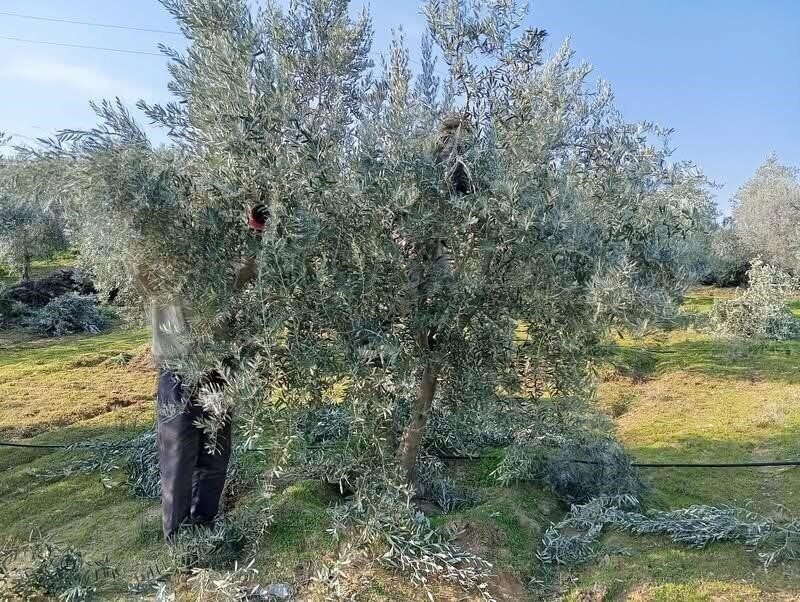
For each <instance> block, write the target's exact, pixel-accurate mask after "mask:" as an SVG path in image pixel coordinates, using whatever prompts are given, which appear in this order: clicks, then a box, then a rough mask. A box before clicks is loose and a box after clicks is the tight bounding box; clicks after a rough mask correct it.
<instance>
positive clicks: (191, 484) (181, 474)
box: [156, 371, 231, 541]
mask: <svg viewBox="0 0 800 602" xmlns="http://www.w3.org/2000/svg"><path fill="white" fill-rule="evenodd" d="M220 386H221V383H220ZM156 414H157V416H158V426H157V430H156V442H157V444H158V463H159V467H160V468H161V511H162V516H163V526H164V537H165V538H166V540H167V541H171V540H172V538H173V536H174V535H175V533H176V532H177V530H178V528H180V527H181V526H182V525H187V524H207V523H210V522H211V521H213V520H214V518H215V517H216V516H217V514H218V513H219V504H220V498H221V497H222V490H223V488H224V487H225V475H226V473H227V469H228V460H230V457H231V423H230V420H226V422H225V426H224V427H223V428H222V430H221V431H220V432H219V433H218V435H217V448H216V452H215V453H213V454H212V453H209V452H208V450H207V449H206V441H207V436H206V434H205V433H204V432H203V431H202V430H201V429H199V428H197V426H196V425H195V421H196V420H197V419H198V418H201V417H203V411H202V409H201V408H200V406H198V405H197V404H196V403H195V399H194V397H193V396H192V395H190V394H189V393H188V391H187V389H186V387H185V386H183V385H182V384H181V382H180V378H179V377H178V376H177V375H175V374H174V373H172V372H169V371H165V372H162V373H161V375H160V376H159V379H158V394H157V397H156Z"/></svg>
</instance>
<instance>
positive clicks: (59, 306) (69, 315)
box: [23, 293, 108, 337]
mask: <svg viewBox="0 0 800 602" xmlns="http://www.w3.org/2000/svg"><path fill="white" fill-rule="evenodd" d="M23 323H24V324H25V326H27V327H28V328H31V329H32V330H34V331H36V332H38V333H40V334H44V335H47V336H50V337H62V336H64V335H67V334H75V333H78V332H88V333H91V334H97V333H98V332H100V331H101V330H103V329H104V328H106V327H107V326H108V323H107V322H106V320H105V319H104V318H103V316H102V315H101V314H100V312H99V311H98V308H97V299H95V297H93V296H91V295H79V294H78V293H67V294H66V295H61V296H60V297H56V298H55V299H53V300H52V301H50V302H49V303H48V304H47V305H45V306H44V307H42V308H41V309H38V310H36V311H34V312H33V313H32V314H30V315H29V316H27V317H26V318H25V319H24V320H23Z"/></svg>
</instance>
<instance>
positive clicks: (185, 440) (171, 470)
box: [129, 204, 269, 542]
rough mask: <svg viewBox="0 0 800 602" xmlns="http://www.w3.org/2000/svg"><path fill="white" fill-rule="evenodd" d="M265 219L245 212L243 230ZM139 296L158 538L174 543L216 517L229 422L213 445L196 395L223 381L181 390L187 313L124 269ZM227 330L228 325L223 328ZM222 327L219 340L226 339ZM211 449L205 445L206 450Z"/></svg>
mask: <svg viewBox="0 0 800 602" xmlns="http://www.w3.org/2000/svg"><path fill="white" fill-rule="evenodd" d="M268 216H269V212H268V211H267V209H266V207H265V206H264V205H260V204H259V205H256V206H255V207H254V208H252V209H251V210H250V211H249V212H248V227H249V229H250V232H251V234H252V235H253V236H254V237H260V236H261V234H262V233H263V231H264V228H265V227H266V222H267V219H268ZM129 267H130V269H131V272H132V276H133V280H134V283H135V285H136V288H137V289H138V291H139V293H140V294H141V295H142V297H143V298H144V299H145V302H146V305H147V308H148V313H149V315H150V320H151V327H152V336H153V343H152V354H153V361H154V363H155V365H156V367H157V369H158V371H159V376H158V386H157V393H156V414H157V427H156V442H157V446H158V459H159V467H160V470H161V510H162V522H163V530H164V538H165V540H166V541H167V542H172V541H174V537H175V534H176V533H177V531H178V530H179V529H180V528H181V527H183V526H186V525H208V524H210V523H212V521H213V520H214V519H215V518H216V517H217V515H218V514H219V508H220V500H221V497H222V492H223V489H224V487H225V477H226V474H227V469H228V462H229V460H230V456H231V420H230V416H228V417H227V419H226V420H225V423H224V425H223V426H222V427H221V429H220V431H219V432H217V433H216V435H215V440H214V441H213V442H210V441H209V440H208V434H207V433H206V431H204V430H203V429H202V428H199V426H198V423H199V422H200V421H201V420H202V419H203V418H205V416H204V412H203V409H202V407H201V406H200V405H199V404H198V403H197V400H198V395H199V393H200V391H201V389H205V390H211V391H221V390H222V389H223V388H224V387H225V385H226V381H225V378H224V377H223V376H222V375H221V374H220V373H219V372H218V371H217V370H209V371H208V372H207V373H205V374H204V375H203V377H202V378H201V379H200V380H199V382H197V383H196V384H194V385H193V386H191V387H190V386H187V385H185V384H184V382H183V380H184V379H182V378H181V375H180V374H178V373H177V372H176V371H175V369H174V368H173V366H174V365H175V364H176V363H179V362H180V360H181V359H182V358H184V357H185V356H186V354H187V352H188V346H189V341H190V340H191V333H190V327H189V319H188V312H189V308H187V307H186V306H185V304H184V303H183V302H182V300H181V299H180V298H177V297H176V296H175V295H174V294H169V293H168V294H165V293H163V292H161V291H159V290H157V289H158V288H159V287H157V286H155V285H154V282H155V278H153V275H152V274H149V273H148V268H147V266H143V265H136V264H132V265H130V266H129ZM256 270H257V268H256V263H255V258H254V257H252V256H251V257H247V258H246V259H245V260H244V261H243V262H242V264H241V265H239V266H238V267H237V269H236V276H235V281H234V285H233V290H234V292H237V291H240V290H242V289H243V288H244V286H245V285H246V284H247V283H248V282H249V281H251V280H252V279H253V277H254V276H255V274H256ZM228 326H230V325H228ZM226 330H227V328H225V327H222V328H221V331H220V333H219V336H221V337H224V336H225V335H226V332H224V331H226ZM209 443H211V444H209Z"/></svg>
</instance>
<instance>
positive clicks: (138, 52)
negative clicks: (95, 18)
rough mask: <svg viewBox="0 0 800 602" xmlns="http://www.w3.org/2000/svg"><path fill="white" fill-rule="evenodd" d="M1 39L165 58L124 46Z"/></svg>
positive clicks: (155, 53) (158, 54)
mask: <svg viewBox="0 0 800 602" xmlns="http://www.w3.org/2000/svg"><path fill="white" fill-rule="evenodd" d="M0 40H11V41H12V42H25V43H26V44H44V45H46V46H64V47H66V48H83V49H86V50H102V51H104V52H121V53H123V54H144V55H148V56H158V57H161V58H164V55H163V54H161V53H160V52H148V51H146V50H124V49H122V48H105V47H103V46H86V45H84V44H65V43H63V42H50V41H47V40H28V39H25V38H15V37H12V36H0Z"/></svg>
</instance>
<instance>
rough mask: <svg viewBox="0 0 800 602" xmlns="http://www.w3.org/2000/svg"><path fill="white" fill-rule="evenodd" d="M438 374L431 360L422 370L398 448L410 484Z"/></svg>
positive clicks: (414, 474) (414, 472)
mask: <svg viewBox="0 0 800 602" xmlns="http://www.w3.org/2000/svg"><path fill="white" fill-rule="evenodd" d="M438 375H439V370H438V367H437V366H435V365H434V364H432V363H430V362H429V363H428V364H427V365H426V366H425V369H424V370H423V371H422V378H421V380H420V383H419V388H418V389H417V396H416V398H415V399H414V401H413V402H412V404H411V416H410V417H409V420H408V424H407V425H406V428H405V430H404V431H403V438H402V439H401V441H400V449H399V450H398V455H399V461H400V467H401V468H402V469H403V472H404V474H405V476H406V482H407V483H408V484H412V483H413V482H414V478H415V476H416V467H417V454H418V453H419V446H420V443H421V442H422V435H423V434H424V433H425V427H426V425H427V424H428V415H429V414H430V410H431V406H432V405H433V397H434V395H436V385H437V382H438Z"/></svg>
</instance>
